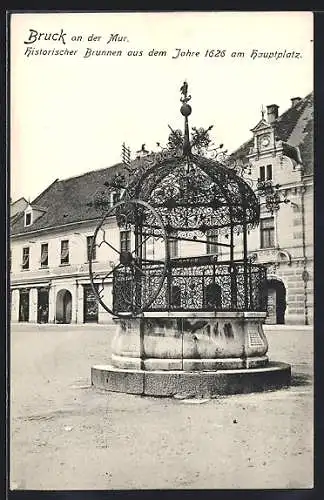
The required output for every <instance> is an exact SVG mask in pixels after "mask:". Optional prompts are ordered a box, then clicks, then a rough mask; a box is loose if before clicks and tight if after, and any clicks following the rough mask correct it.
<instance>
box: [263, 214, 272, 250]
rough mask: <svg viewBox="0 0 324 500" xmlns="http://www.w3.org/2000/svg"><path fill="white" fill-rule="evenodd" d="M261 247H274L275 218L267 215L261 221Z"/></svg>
mask: <svg viewBox="0 0 324 500" xmlns="http://www.w3.org/2000/svg"><path fill="white" fill-rule="evenodd" d="M260 231H261V248H271V247H274V219H273V217H267V218H266V219H261V221H260Z"/></svg>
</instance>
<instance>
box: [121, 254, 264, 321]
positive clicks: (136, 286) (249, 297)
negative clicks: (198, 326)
mask: <svg viewBox="0 0 324 500" xmlns="http://www.w3.org/2000/svg"><path fill="white" fill-rule="evenodd" d="M162 267H163V266H162V265H161V264H147V265H145V266H143V267H142V269H143V273H141V274H138V275H137V276H136V277H135V279H134V275H133V274H132V271H131V270H130V269H127V268H124V269H117V270H116V271H115V272H114V276H113V310H114V312H126V311H131V310H134V309H135V310H136V308H140V307H141V306H142V305H143V304H145V303H146V302H147V298H148V297H149V295H150V293H151V292H152V289H154V287H155V286H156V287H157V286H158V282H159V281H160V277H161V272H162ZM265 283H266V268H265V267H264V266H262V265H260V264H254V263H252V262H250V261H248V262H245V263H244V262H243V261H235V262H232V263H231V262H229V261H220V262H213V258H212V256H203V257H196V258H195V257H194V258H193V257H191V258H181V259H179V258H178V259H172V260H171V261H170V264H169V266H168V269H167V274H166V277H165V279H164V282H163V286H162V288H161V290H160V292H159V294H158V295H157V297H156V298H155V300H154V301H153V303H152V304H151V305H150V306H149V307H147V309H146V310H147V311H260V312H262V311H266V309H267V294H266V293H265Z"/></svg>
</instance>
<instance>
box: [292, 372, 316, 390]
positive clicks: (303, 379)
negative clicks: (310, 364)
mask: <svg viewBox="0 0 324 500" xmlns="http://www.w3.org/2000/svg"><path fill="white" fill-rule="evenodd" d="M312 383H313V377H312V376H311V375H307V374H306V373H293V374H292V375H291V385H292V386H293V387H299V386H306V385H312Z"/></svg>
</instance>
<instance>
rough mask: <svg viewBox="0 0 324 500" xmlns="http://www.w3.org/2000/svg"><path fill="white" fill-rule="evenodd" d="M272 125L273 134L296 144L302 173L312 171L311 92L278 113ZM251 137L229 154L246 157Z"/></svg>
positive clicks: (291, 143)
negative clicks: (302, 167)
mask: <svg viewBox="0 0 324 500" xmlns="http://www.w3.org/2000/svg"><path fill="white" fill-rule="evenodd" d="M272 126H273V127H274V129H275V136H276V138H278V139H279V140H281V141H284V142H287V143H288V144H289V145H290V146H298V147H299V150H300V154H301V158H302V162H303V165H304V175H310V174H312V173H313V93H310V94H308V95H307V96H306V97H304V99H301V100H300V101H299V102H298V103H297V104H296V105H295V106H292V107H290V108H289V109H288V110H287V111H285V112H284V113H283V114H282V115H280V116H279V117H278V118H277V119H276V120H275V121H274V122H272ZM252 146H253V138H251V139H250V140H249V141H247V142H245V143H244V144H242V146H240V147H239V148H238V149H237V150H236V151H234V153H233V154H232V155H231V156H232V158H236V159H242V160H244V159H246V155H247V154H248V153H249V151H250V148H251V147H252Z"/></svg>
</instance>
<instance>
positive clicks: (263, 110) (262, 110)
mask: <svg viewBox="0 0 324 500" xmlns="http://www.w3.org/2000/svg"><path fill="white" fill-rule="evenodd" d="M264 113H265V109H264V106H263V104H262V106H261V115H262V120H264Z"/></svg>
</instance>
